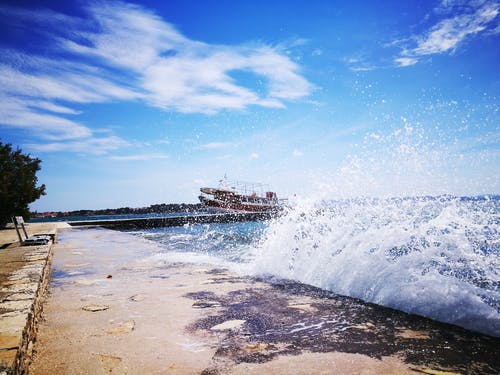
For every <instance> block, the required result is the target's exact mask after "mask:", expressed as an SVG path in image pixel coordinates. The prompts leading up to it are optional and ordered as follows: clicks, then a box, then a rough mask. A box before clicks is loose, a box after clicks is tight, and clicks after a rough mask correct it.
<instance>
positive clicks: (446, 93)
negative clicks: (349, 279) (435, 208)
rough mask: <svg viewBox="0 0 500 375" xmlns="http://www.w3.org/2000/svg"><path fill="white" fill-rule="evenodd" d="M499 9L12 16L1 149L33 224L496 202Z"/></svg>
mask: <svg viewBox="0 0 500 375" xmlns="http://www.w3.org/2000/svg"><path fill="white" fill-rule="evenodd" d="M499 12H500V5H499V3H498V2H497V1H490V0H477V1H474V0H473V1H462V0H443V1H423V2H420V1H414V2H412V1H382V2H373V1H349V2H348V1H220V0H217V1H215V0H214V1H167V2H156V1H143V2H110V1H96V2H92V1H90V2H88V1H73V2H72V1H31V2H30V1H3V2H2V3H1V5H0V99H1V100H0V139H1V140H2V142H4V143H12V144H14V145H16V146H19V147H21V148H22V149H23V151H25V152H29V153H30V154H31V155H33V156H36V157H39V158H40V159H42V161H43V163H42V171H41V172H40V173H39V180H40V182H41V183H45V184H46V185H47V193H48V194H47V196H45V197H43V198H41V199H40V200H38V201H37V202H35V203H34V204H33V205H32V209H35V210H39V211H46V210H74V209H83V208H113V207H121V206H131V207H141V206H147V205H150V204H155V203H162V202H166V203H171V202H196V201H197V195H198V189H199V187H200V186H206V185H208V186H210V185H214V184H216V183H217V181H218V180H219V179H220V178H221V177H222V176H224V174H227V176H228V177H229V178H232V179H240V180H250V181H260V182H264V183H268V184H270V185H272V186H273V187H274V188H275V190H277V191H278V193H279V194H280V195H281V196H293V195H294V194H297V195H299V196H308V195H311V194H323V195H325V196H331V197H336V196H350V195H421V194H444V193H448V194H460V195H462V194H498V193H499V192H500V191H499V187H500V181H499V177H498V176H499V175H500V167H499V166H500V163H499V140H500V129H499V107H500V101H499V94H500V70H499V63H498V62H499V61H500V27H499V23H500V22H499V21H500V16H499Z"/></svg>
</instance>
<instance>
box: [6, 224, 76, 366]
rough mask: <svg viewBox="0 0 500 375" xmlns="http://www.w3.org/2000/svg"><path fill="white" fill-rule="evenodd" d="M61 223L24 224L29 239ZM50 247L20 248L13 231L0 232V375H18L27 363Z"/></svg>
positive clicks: (53, 228) (30, 355)
mask: <svg viewBox="0 0 500 375" xmlns="http://www.w3.org/2000/svg"><path fill="white" fill-rule="evenodd" d="M64 226H67V224H65V223H57V224H56V223H47V224H28V225H26V229H27V231H28V234H29V235H32V234H37V233H48V232H50V231H53V230H57V228H58V227H59V228H61V227H64ZM51 248H52V244H51V243H49V244H48V245H45V246H20V243H19V239H18V237H17V234H16V231H15V229H3V230H0V374H1V375H4V374H22V373H25V372H26V371H27V368H28V366H29V364H30V362H31V358H32V351H33V345H34V339H35V337H36V328H37V323H38V320H39V317H40V312H41V309H42V297H43V294H44V292H45V289H46V287H47V284H48V281H49V278H50V259H51Z"/></svg>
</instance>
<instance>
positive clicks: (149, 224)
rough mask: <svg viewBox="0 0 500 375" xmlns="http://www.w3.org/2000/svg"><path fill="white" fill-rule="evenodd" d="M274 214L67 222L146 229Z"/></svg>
mask: <svg viewBox="0 0 500 375" xmlns="http://www.w3.org/2000/svg"><path fill="white" fill-rule="evenodd" d="M275 215H276V213H268V212H236V213H219V214H203V215H185V216H171V217H150V218H139V219H103V220H84V221H69V222H68V224H70V225H71V226H86V227H95V226H98V227H103V228H107V229H147V228H161V227H173V226H182V225H190V224H209V223H233V222H240V221H258V220H268V219H271V218H272V217H273V216H275Z"/></svg>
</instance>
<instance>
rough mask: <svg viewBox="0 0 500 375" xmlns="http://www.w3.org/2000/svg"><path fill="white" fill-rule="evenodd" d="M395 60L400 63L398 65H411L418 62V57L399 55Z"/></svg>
mask: <svg viewBox="0 0 500 375" xmlns="http://www.w3.org/2000/svg"><path fill="white" fill-rule="evenodd" d="M394 61H395V62H396V64H398V66H411V65H415V64H416V63H417V62H418V59H416V58H413V57H398V58H397V59H394Z"/></svg>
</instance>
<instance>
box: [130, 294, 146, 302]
mask: <svg viewBox="0 0 500 375" xmlns="http://www.w3.org/2000/svg"><path fill="white" fill-rule="evenodd" d="M144 298H146V297H144V296H143V295H142V294H134V295H133V296H132V297H130V298H129V300H130V301H133V302H141V301H144Z"/></svg>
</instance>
